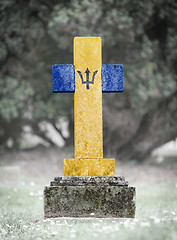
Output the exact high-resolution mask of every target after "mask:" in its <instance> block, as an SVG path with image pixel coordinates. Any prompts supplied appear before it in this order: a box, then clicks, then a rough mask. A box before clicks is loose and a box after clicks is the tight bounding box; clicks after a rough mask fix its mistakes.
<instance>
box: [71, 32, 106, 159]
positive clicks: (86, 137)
mask: <svg viewBox="0 0 177 240" xmlns="http://www.w3.org/2000/svg"><path fill="white" fill-rule="evenodd" d="M101 65H102V62H101V38H99V37H76V38H74V66H75V93H74V131H75V158H103V133H102V131H103V127H102V86H101ZM87 68H88V70H89V71H90V73H89V81H92V77H93V73H94V72H95V71H98V72H97V73H96V75H95V78H94V84H91V83H89V89H87V86H86V85H87V84H86V83H85V84H83V83H82V81H81V77H80V75H79V73H78V71H80V72H81V74H82V76H83V80H84V81H86V73H85V71H86V70H87Z"/></svg>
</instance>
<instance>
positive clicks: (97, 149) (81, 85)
mask: <svg viewBox="0 0 177 240" xmlns="http://www.w3.org/2000/svg"><path fill="white" fill-rule="evenodd" d="M122 91H123V65H121V64H103V65H102V56H101V38H99V37H76V38H74V64H61V65H53V92H74V133H75V158H74V159H65V160H64V175H65V176H114V172H115V160H114V159H105V158H103V127H102V92H103V93H104V92H122Z"/></svg>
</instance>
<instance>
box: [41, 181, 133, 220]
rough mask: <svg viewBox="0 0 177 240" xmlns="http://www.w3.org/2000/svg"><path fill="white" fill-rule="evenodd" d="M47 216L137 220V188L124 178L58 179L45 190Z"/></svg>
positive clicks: (45, 213) (45, 212) (45, 211)
mask: <svg viewBox="0 0 177 240" xmlns="http://www.w3.org/2000/svg"><path fill="white" fill-rule="evenodd" d="M44 215H45V217H47V218H54V217H98V218H100V217H102V218H110V217H111V218H133V217H134V216H135V188H134V187H129V186H128V182H127V181H125V179H124V178H123V177H56V178H55V179H54V181H52V182H51V184H50V186H46V187H45V189H44Z"/></svg>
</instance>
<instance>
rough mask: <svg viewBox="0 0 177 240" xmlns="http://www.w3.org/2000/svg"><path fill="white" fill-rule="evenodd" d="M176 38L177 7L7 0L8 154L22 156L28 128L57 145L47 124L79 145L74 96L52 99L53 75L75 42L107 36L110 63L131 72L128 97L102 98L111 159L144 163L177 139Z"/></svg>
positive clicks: (3, 41)
mask: <svg viewBox="0 0 177 240" xmlns="http://www.w3.org/2000/svg"><path fill="white" fill-rule="evenodd" d="M176 30H177V2H176V1H175V0H151V1H142V0H136V1H131V0H121V1H119V0H72V1H67V0H63V1H59V0H58V1H57V0H52V1H51V0H38V1H37V0H26V1H23V0H2V1H1V2H0V144H1V148H8V147H9V145H8V141H9V139H11V143H12V144H11V146H10V147H12V148H17V149H18V148H19V147H20V139H21V135H22V134H23V131H24V126H30V129H31V130H32V131H33V133H35V134H36V135H38V136H40V137H41V138H43V139H45V141H47V142H48V143H49V144H50V145H54V144H55V142H54V141H52V140H51V138H49V137H48V136H47V134H46V132H45V130H44V129H41V128H40V123H41V122H42V121H46V122H49V123H50V124H52V126H53V127H54V128H55V130H57V131H58V134H60V135H61V137H62V138H63V139H64V141H65V145H66V146H69V145H72V144H73V121H74V120H73V106H74V105H73V95H72V94H53V93H52V73H51V67H52V64H56V63H58V64H59V63H60V64H62V63H63V64H65V63H68V64H69V63H71V64H72V63H73V59H72V54H73V53H72V51H73V45H72V43H73V38H74V37H75V36H100V37H101V38H102V45H103V63H105V64H109V63H110V64H111V63H121V64H124V89H125V90H124V93H123V94H114V93H109V94H104V95H103V114H104V151H105V153H106V154H113V155H114V154H116V155H118V156H119V159H137V160H139V161H141V160H143V159H144V158H146V157H147V156H148V155H149V154H150V152H151V151H152V150H153V149H154V148H155V147H158V146H160V145H161V144H163V143H166V142H168V141H170V140H172V139H175V138H176V137H177V67H176V66H177V34H176ZM62 118H64V119H66V121H68V123H69V124H68V130H69V133H70V137H69V138H68V137H66V136H65V135H64V134H63V132H62V127H61V124H58V121H59V119H62Z"/></svg>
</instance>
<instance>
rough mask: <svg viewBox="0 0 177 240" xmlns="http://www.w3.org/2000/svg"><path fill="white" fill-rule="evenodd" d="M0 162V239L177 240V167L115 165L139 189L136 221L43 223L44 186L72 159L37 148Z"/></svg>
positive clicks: (5, 156)
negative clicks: (64, 162)
mask: <svg viewBox="0 0 177 240" xmlns="http://www.w3.org/2000/svg"><path fill="white" fill-rule="evenodd" d="M0 156H1V157H0V206H1V207H0V239H25V240H26V239H62V240H64V239H66V240H68V239H77V240H79V239H84V240H85V239H86V240H87V239H89V240H90V239H118V238H119V239H143V240H144V239H157V240H158V239H159V240H163V239H170V240H171V239H174V240H176V239H177V204H176V199H177V164H176V162H174V161H173V164H172V163H171V162H169V161H168V162H167V163H164V162H163V164H161V163H159V164H154V162H153V161H151V164H150V163H149V162H145V163H143V164H141V165H137V163H136V162H135V161H131V162H129V163H121V162H120V161H117V162H116V175H119V176H125V178H126V180H128V181H129V184H130V185H131V186H135V187H136V190H137V193H136V196H137V199H136V203H137V205H136V207H137V209H136V218H135V219H94V218H87V219H68V218H67V219H65V218H62V219H44V218H43V189H44V186H45V185H48V184H49V182H50V181H51V180H52V179H53V177H55V176H61V175H62V174H63V159H64V158H69V157H73V156H72V154H70V153H65V152H64V151H61V150H60V149H57V148H50V149H47V148H38V149H34V150H29V151H21V152H1V153H0ZM108 157H112V156H108ZM152 163H153V164H152ZM93 216H94V213H93V214H92V215H91V217H93Z"/></svg>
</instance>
